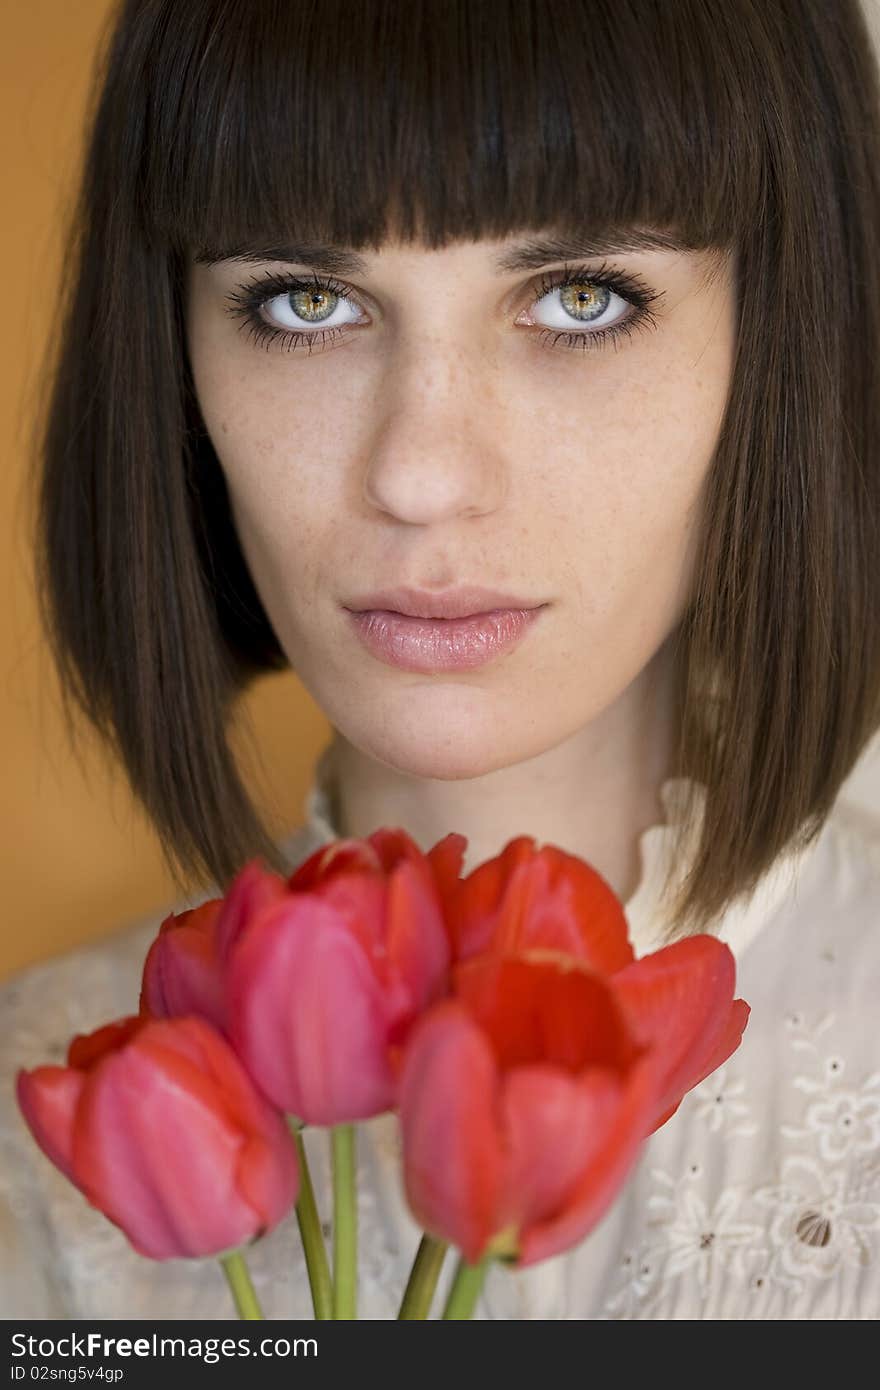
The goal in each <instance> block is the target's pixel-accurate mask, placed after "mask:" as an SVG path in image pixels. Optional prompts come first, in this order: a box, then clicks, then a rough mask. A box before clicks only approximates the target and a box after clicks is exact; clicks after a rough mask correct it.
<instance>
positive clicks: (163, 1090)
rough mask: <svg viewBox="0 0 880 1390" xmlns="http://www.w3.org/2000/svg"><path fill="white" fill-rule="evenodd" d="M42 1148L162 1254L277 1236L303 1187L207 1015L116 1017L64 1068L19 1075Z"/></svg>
mask: <svg viewBox="0 0 880 1390" xmlns="http://www.w3.org/2000/svg"><path fill="white" fill-rule="evenodd" d="M16 1094H17V1097H18V1103H19V1107H20V1109H21V1111H22V1114H23V1116H24V1118H25V1120H26V1122H27V1124H28V1127H29V1128H30V1130H31V1133H32V1134H33V1136H34V1139H35V1140H36V1142H37V1143H38V1144H39V1146H40V1148H41V1149H42V1150H43V1152H44V1153H45V1154H46V1155H47V1156H48V1157H49V1158H50V1159H51V1160H52V1162H53V1163H54V1164H55V1165H56V1166H57V1167H58V1168H60V1169H61V1171H62V1172H63V1173H64V1174H65V1175H66V1177H68V1178H69V1179H70V1181H71V1182H72V1183H74V1184H75V1186H76V1187H78V1188H79V1189H80V1191H81V1192H82V1193H83V1194H84V1195H85V1197H86V1198H87V1200H88V1201H89V1202H90V1204H91V1205H92V1206H94V1207H97V1208H98V1210H99V1211H102V1212H103V1213H104V1214H105V1215H106V1216H107V1217H109V1219H110V1220H111V1221H112V1222H114V1224H115V1225H117V1226H119V1227H120V1228H121V1230H123V1231H124V1232H125V1234H126V1236H127V1237H128V1239H129V1240H130V1241H131V1244H132V1245H133V1246H134V1248H135V1250H137V1251H138V1252H139V1253H140V1254H141V1255H146V1256H148V1257H150V1258H151V1259H155V1260H166V1259H172V1258H176V1257H183V1256H186V1257H200V1256H205V1255H216V1254H219V1253H221V1252H225V1251H228V1250H231V1249H234V1248H235V1247H237V1246H240V1245H242V1244H243V1243H244V1242H245V1241H249V1240H252V1239H253V1238H254V1237H256V1236H259V1235H261V1234H262V1233H263V1232H265V1231H268V1230H270V1229H271V1228H272V1227H274V1226H275V1225H277V1224H278V1222H279V1221H281V1219H282V1218H283V1217H284V1216H285V1215H286V1213H287V1212H288V1211H289V1210H290V1209H291V1207H292V1206H293V1204H294V1203H295V1202H296V1200H297V1196H298V1193H299V1167H298V1162H297V1155H296V1148H295V1145H294V1141H293V1138H292V1136H291V1134H290V1132H289V1130H288V1128H287V1125H286V1123H285V1121H284V1119H283V1117H282V1116H281V1115H279V1114H278V1112H277V1111H276V1110H275V1109H274V1108H273V1107H272V1106H271V1105H270V1104H269V1102H268V1101H267V1100H266V1099H265V1097H263V1096H262V1095H260V1093H259V1091H258V1090H257V1088H256V1087H255V1086H254V1084H253V1082H252V1081H251V1080H250V1078H249V1077H248V1075H247V1073H246V1072H245V1070H244V1068H243V1066H242V1065H241V1063H240V1062H239V1060H238V1058H237V1057H236V1056H235V1054H234V1052H233V1051H232V1049H231V1048H230V1046H229V1044H228V1043H227V1042H226V1041H225V1040H224V1039H223V1038H222V1037H221V1036H220V1034H219V1033H217V1032H216V1031H215V1029H214V1028H212V1027H211V1025H210V1024H209V1023H207V1022H205V1021H204V1020H203V1019H200V1018H175V1019H150V1018H143V1017H130V1018H124V1019H119V1020H116V1021H115V1022H113V1023H110V1024H107V1025H106V1026H105V1027H103V1028H99V1029H97V1030H96V1031H95V1032H93V1033H89V1034H85V1035H82V1036H80V1037H76V1038H74V1039H73V1041H72V1042H71V1044H70V1047H69V1048H68V1053H67V1066H64V1067H60V1066H40V1067H36V1068H34V1069H33V1070H32V1071H24V1070H20V1071H19V1072H18V1075H17V1077H16Z"/></svg>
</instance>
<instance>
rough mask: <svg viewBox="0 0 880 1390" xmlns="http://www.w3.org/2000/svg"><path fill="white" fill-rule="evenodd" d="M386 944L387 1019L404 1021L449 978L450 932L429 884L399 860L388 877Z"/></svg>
mask: <svg viewBox="0 0 880 1390" xmlns="http://www.w3.org/2000/svg"><path fill="white" fill-rule="evenodd" d="M385 933H386V936H385V950H386V952H387V959H388V962H389V965H390V966H391V967H392V968H393V981H389V983H390V984H391V983H393V984H396V985H397V988H396V990H394V992H393V994H392V993H391V992H389V1000H388V1003H389V1010H388V1012H389V1019H390V1021H391V1023H392V1025H393V1024H397V1023H398V1022H408V1021H409V1019H410V1018H411V1016H412V1015H413V1014H414V1013H415V1012H420V1011H421V1010H422V1009H423V1008H425V1006H426V1005H427V1004H428V1003H430V1002H431V1001H432V1000H433V999H435V998H437V996H438V995H439V993H440V992H441V990H443V988H444V986H445V985H446V984H447V983H448V972H449V958H450V950H449V938H448V937H447V935H446V928H445V926H444V923H443V916H442V913H441V911H440V903H439V900H438V898H437V896H436V894H435V892H434V889H433V884H432V883H431V882H430V880H426V878H425V875H424V874H423V873H422V872H420V871H419V870H418V869H417V868H416V867H415V866H414V865H413V864H411V863H406V862H402V863H400V864H398V866H397V867H396V868H395V869H393V870H392V872H391V875H390V877H389V879H388V899H387V905H386V928H385Z"/></svg>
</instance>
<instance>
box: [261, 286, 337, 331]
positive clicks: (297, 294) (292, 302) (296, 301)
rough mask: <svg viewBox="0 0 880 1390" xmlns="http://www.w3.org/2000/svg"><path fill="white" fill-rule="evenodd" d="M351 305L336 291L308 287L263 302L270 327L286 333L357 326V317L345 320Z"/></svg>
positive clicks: (264, 314) (264, 313)
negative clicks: (350, 324)
mask: <svg viewBox="0 0 880 1390" xmlns="http://www.w3.org/2000/svg"><path fill="white" fill-rule="evenodd" d="M351 307H353V306H352V302H351V300H349V299H346V298H345V297H344V296H343V295H340V294H336V293H334V291H333V290H330V289H327V288H324V287H319V286H315V285H309V286H308V287H307V288H306V289H297V290H288V291H287V292H286V293H285V294H278V295H275V296H274V297H273V298H272V299H266V300H264V301H263V316H264V317H265V318H267V319H268V321H269V322H270V324H272V326H274V327H275V328H279V329H281V330H283V331H285V332H290V331H291V330H293V331H299V330H301V329H309V328H315V329H328V328H344V327H345V326H346V324H349V323H356V322H357V318H356V317H353V316H352V317H346V313H345V310H346V308H351Z"/></svg>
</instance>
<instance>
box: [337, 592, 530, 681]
mask: <svg viewBox="0 0 880 1390" xmlns="http://www.w3.org/2000/svg"><path fill="white" fill-rule="evenodd" d="M544 607H545V605H544V604H542V605H541V606H540V607H539V608H496V609H494V610H493V611H492V612H491V613H474V614H472V615H471V616H470V617H468V618H410V617H408V616H407V615H406V614H404V613H392V612H391V611H390V610H388V609H384V608H370V609H367V610H365V611H363V612H354V611H352V610H348V611H349V618H350V619H351V621H352V624H353V626H354V630H355V632H356V633H357V635H358V637H359V638H360V640H361V641H362V642H363V644H364V646H365V647H366V648H367V650H368V651H369V652H372V654H373V656H375V657H378V659H379V660H380V661H384V662H385V663H386V665H388V666H399V667H401V668H402V669H403V670H404V671H468V670H473V668H474V667H475V666H483V665H485V663H486V662H487V661H492V660H493V658H495V657H496V656H498V655H500V653H501V652H507V651H510V650H511V649H512V648H513V647H515V646H516V644H517V643H518V642H519V641H520V640H521V639H522V638H523V637H524V636H525V633H526V631H527V630H528V628H529V627H531V625H532V624H533V623H534V622H535V620H536V619H537V617H538V614H539V613H540V612H541V611H542V609H543V608H544Z"/></svg>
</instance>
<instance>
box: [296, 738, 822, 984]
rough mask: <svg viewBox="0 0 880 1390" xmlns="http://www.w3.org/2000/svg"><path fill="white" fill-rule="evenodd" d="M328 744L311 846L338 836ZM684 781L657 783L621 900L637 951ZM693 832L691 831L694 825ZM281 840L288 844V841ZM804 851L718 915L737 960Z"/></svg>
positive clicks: (651, 918)
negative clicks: (629, 889)
mask: <svg viewBox="0 0 880 1390" xmlns="http://www.w3.org/2000/svg"><path fill="white" fill-rule="evenodd" d="M332 749H333V745H332V743H331V744H328V745H327V747H326V748H324V750H323V752H322V753H321V755H320V756H319V758H318V760H317V763H316V764H315V772H314V777H313V780H312V784H311V786H310V788H309V790H308V792H307V794H306V797H305V800H304V803H303V810H304V813H305V817H306V824H305V826H304V827H303V829H302V830H301V831H300V832H298V833H299V835H302V834H304V833H306V832H307V833H308V836H309V837H310V839H311V840H312V841H313V843H314V848H317V847H318V846H320V845H322V844H327V843H329V842H330V841H331V840H335V839H338V838H339V836H338V832H337V830H336V828H335V811H334V800H333V769H332ZM688 785H689V779H688V778H686V777H671V778H669V779H668V780H667V781H665V782H664V783H663V784H662V786H661V788H660V801H661V804H662V806H663V810H664V820H663V821H662V822H658V823H657V824H655V825H651V826H649V827H648V829H647V830H644V831H643V832H642V834H641V835H640V836H639V849H640V856H641V866H642V872H641V877H640V880H639V885H638V887H637V889H636V891H635V892H634V893H633V895H632V896H631V897H630V898H629V900H628V901H627V902H626V903H625V904H624V912H625V914H626V919H627V922H628V923H629V936H630V941H631V942H632V944H633V949H634V951H635V953H636V955H637V956H642V955H644V954H645V953H646V952H648V951H654V950H657V949H658V947H660V946H661V945H663V944H664V940H665V939H666V938H667V934H668V931H669V927H670V925H671V924H670V919H669V918H668V917H667V915H666V912H665V907H666V900H665V899H663V898H662V896H661V892H662V887H663V882H664V878H665V875H666V870H667V864H668V861H669V856H670V855H671V854H672V853H673V852H674V849H675V845H676V842H677V840H678V839H679V832H678V826H679V825H680V823H681V819H682V811H683V806H684V797H685V793H686V791H687V788H688ZM704 798H705V789H704V788H703V787H702V786H701V787H700V798H699V800H700V805H701V806H702V805H703V803H704ZM694 833H695V837H696V830H695V832H694ZM286 843H287V844H290V843H291V841H288V842H286ZM694 847H695V839H694V840H693V841H690V842H688V843H687V844H685V845H684V846H683V849H682V852H681V861H682V867H681V870H680V871H679V872H678V873H677V874H676V876H675V878H674V880H673V886H672V891H673V893H674V891H675V889H676V888H677V886H678V885H679V884H680V883H681V882H682V879H683V876H684V872H685V870H686V867H687V864H688V862H689V861H690V858H691V854H692V851H693V849H694ZM309 852H312V851H311V850H310V851H309ZM806 853H807V851H806V850H794V851H792V852H791V853H788V854H785V855H782V856H781V857H780V858H779V859H778V860H777V861H776V863H775V864H773V865H772V866H771V867H770V869H769V870H768V871H767V873H766V874H765V875H764V877H763V878H762V879H761V880H760V881H759V883H758V885H757V887H756V889H755V890H754V892H753V893H752V895H751V896H750V897H749V898H747V899H745V900H742V899H740V900H737V901H736V902H734V903H733V904H731V905H730V906H729V907H728V908H727V909H726V911H725V912H724V913H723V914H722V915H721V917H720V918H719V920H718V921H717V923H716V926H715V928H714V930H713V935H715V936H718V937H719V938H720V939H721V940H722V941H726V942H727V944H728V945H729V946H730V948H731V950H732V951H733V953H734V955H735V956H736V958H737V959H738V960H739V959H740V958H741V956H742V955H743V953H744V951H745V950H746V948H747V947H748V946H749V945H750V943H751V942H752V941H753V940H754V939H755V937H756V936H757V935H758V933H759V932H760V930H761V928H762V927H763V926H764V925H765V924H766V923H767V922H768V921H769V920H770V918H771V917H772V916H773V914H774V912H775V911H776V910H777V909H778V908H780V907H781V906H782V904H783V901H784V899H785V898H786V897H788V896H789V895H790V894H791V893H792V892H794V891H796V888H797V875H798V871H799V869H800V866H801V864H802V862H803V860H804V857H805V855H806Z"/></svg>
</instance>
